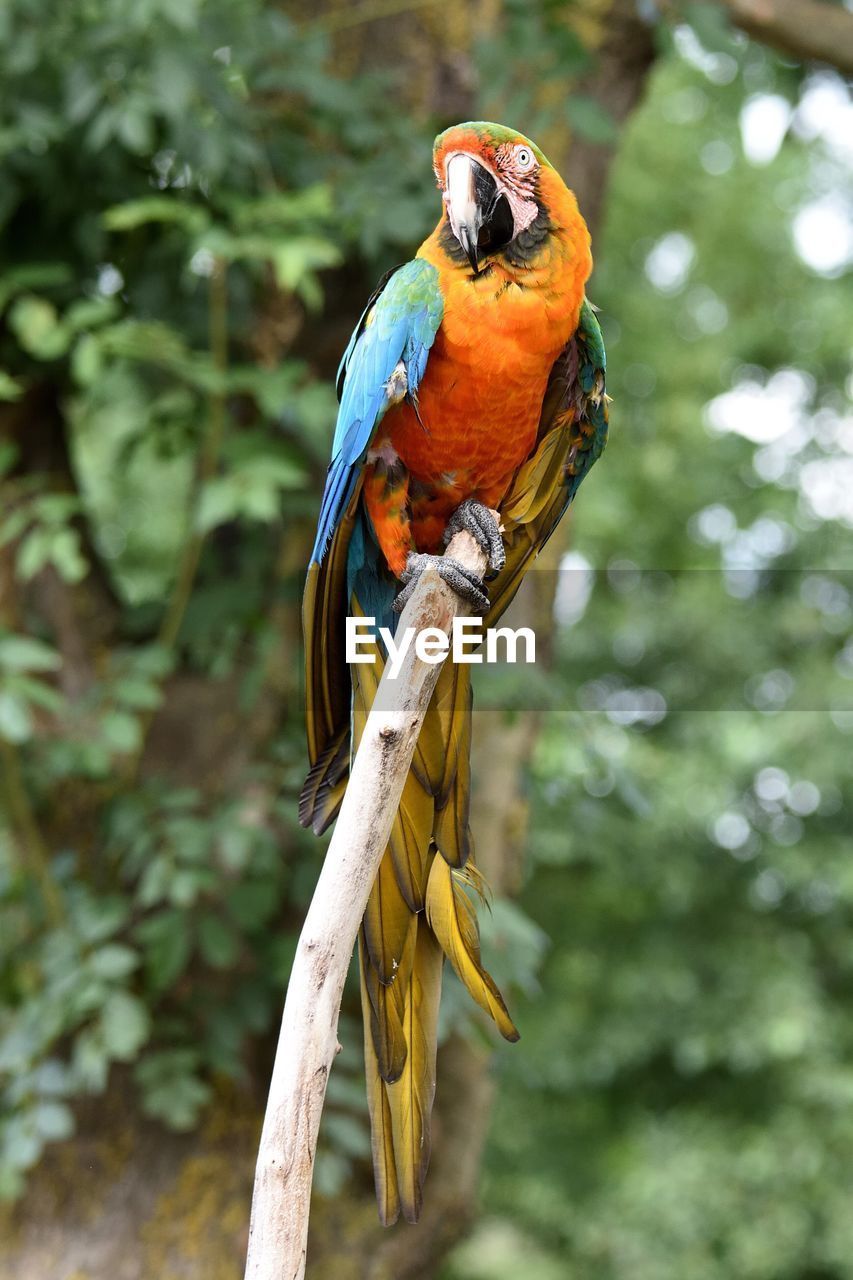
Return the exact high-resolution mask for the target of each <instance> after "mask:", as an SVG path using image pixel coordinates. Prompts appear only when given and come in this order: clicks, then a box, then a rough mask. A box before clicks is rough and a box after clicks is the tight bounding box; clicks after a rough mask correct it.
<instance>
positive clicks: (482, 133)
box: [433, 120, 577, 275]
mask: <svg viewBox="0 0 853 1280" xmlns="http://www.w3.org/2000/svg"><path fill="white" fill-rule="evenodd" d="M433 165H434V168H435V176H436V179H437V181H438V185H439V189H440V190H441V192H442V195H443V198H444V206H445V213H446V218H447V225H448V227H449V231H450V232H451V233H452V236H453V237H454V240H455V242H457V243H458V245H459V248H460V249H461V250H462V252H463V253H464V254H465V256H466V257H467V259H468V261H469V262H470V264H471V267H472V269H473V271H474V274H475V275H476V274H477V273H478V271H479V270H480V266H481V264H482V263H483V261H484V259H487V258H489V257H490V256H492V255H495V254H499V253H501V252H503V251H507V250H510V251H511V247H512V246H515V247H516V248H521V247H525V249H526V248H530V249H532V248H533V247H534V245H535V242H537V241H539V240H541V239H542V238H544V235H545V234H546V233H547V232H548V231H551V230H554V229H555V227H556V226H557V225H558V224H559V215H560V213H561V211H562V210H563V209H564V208H565V207H566V206H569V208H568V209H567V212H569V210H571V211H573V213H574V216H575V217H576V216H577V205H576V203H575V200H574V196H573V195H572V194H571V192H570V191H569V189H568V187H567V186H566V185H565V183H564V182H563V180H562V178H561V177H560V175H559V174H558V173H557V171H556V169H554V167H553V166H552V165H551V164H549V163H548V160H547V159H546V157H545V156H544V155H543V154H542V152H541V151H540V150H539V148H538V147H537V146H536V145H535V143H533V142H531V141H530V139H529V138H525V137H524V136H523V135H522V134H520V133H517V132H516V131H515V130H514V129H507V128H505V127H504V126H503V125H500V124H489V123H488V122H487V121H483V120H478V121H474V122H470V123H468V124H458V125H454V126H453V127H452V128H451V129H445V131H444V133H440V134H439V135H438V137H437V138H436V140H435V146H434V148H433ZM534 227H538V228H540V229H541V231H542V235H541V236H539V235H537V234H536V232H535V229H534ZM531 231H533V234H532V235H531V234H530V232H531ZM525 232H527V233H528V235H527V236H526V237H525V236H524V233H525ZM519 237H522V240H521V241H519ZM528 241H530V242H532V243H531V244H530V245H529V246H528V245H527V242H528ZM458 251H459V250H457V252H458Z"/></svg>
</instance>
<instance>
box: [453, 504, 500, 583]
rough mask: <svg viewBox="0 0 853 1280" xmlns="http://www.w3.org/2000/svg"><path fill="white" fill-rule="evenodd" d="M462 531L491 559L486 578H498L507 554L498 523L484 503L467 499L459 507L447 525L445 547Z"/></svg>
mask: <svg viewBox="0 0 853 1280" xmlns="http://www.w3.org/2000/svg"><path fill="white" fill-rule="evenodd" d="M460 529H466V530H467V531H468V533H470V535H471V537H472V538H473V539H474V541H475V542H476V543H477V544H478V545H479V546H480V547H481V548H482V549H483V551H485V553H486V555H487V556H488V557H489V573H488V574H487V575H486V577H487V578H494V577H496V576H497V574H499V573H500V571H501V569H502V568H503V567H504V565H505V564H506V553H505V551H504V544H503V538H502V537H501V531H500V529H499V528H498V522H497V520H496V519H495V517H494V516H493V515H492V513H491V511H490V510H489V508H488V507H486V506H484V505H483V503H482V502H477V501H475V499H474V498H467V499H466V500H465V501H464V502H463V503H462V504H461V505H460V506H459V507H457V509H456V510H455V511H454V513H453V515H452V516H451V517H450V520H449V521H448V523H447V528H446V529H445V531H444V545H445V546H447V544H448V543H449V542H450V539H451V538H452V537H453V535H454V533H458V532H459V530H460Z"/></svg>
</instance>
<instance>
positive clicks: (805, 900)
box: [439, 6, 853, 1280]
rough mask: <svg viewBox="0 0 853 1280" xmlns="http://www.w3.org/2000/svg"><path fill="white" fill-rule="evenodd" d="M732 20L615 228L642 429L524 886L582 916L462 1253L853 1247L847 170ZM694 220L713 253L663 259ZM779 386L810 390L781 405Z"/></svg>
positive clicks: (663, 113)
mask: <svg viewBox="0 0 853 1280" xmlns="http://www.w3.org/2000/svg"><path fill="white" fill-rule="evenodd" d="M704 9H705V10H712V11H713V14H715V15H716V16H717V18H718V17H719V9H718V7H717V6H705V7H704ZM713 14H710V13H709V14H706V16H707V17H708V18H709V19H710V18H711V17H712V16H713ZM714 29H715V30H717V31H719V28H718V27H715V28H714ZM702 33H703V39H705V28H704V27H703V28H702ZM707 38H708V44H707V45H706V46H705V48H704V50H703V49H702V48H701V47H700V48H698V49H697V47H696V45H695V43H692V44H690V45H688V46H686V49H687V55H689V56H687V55H685V58H681V57H678V56H675V55H672V56H671V57H670V58H668V59H667V60H666V61H665V63H664V64H663V65H662V66H661V67H660V69H659V70H658V72H657V74H656V77H655V83H654V87H653V91H652V93H651V95H650V97H649V100H648V102H647V103H646V104H645V106H644V108H643V109H642V110H641V112H640V113H639V114H638V115H637V116H636V117H635V119H634V121H633V123H632V126H631V129H630V131H629V136H628V137H627V138H626V140H625V143H624V147H623V150H622V152H621V154H620V159H619V161H618V164H617V167H616V171H615V175H614V181H613V184H612V187H611V192H610V204H609V214H608V220H607V228H606V234H605V235H604V237H603V239H602V240H600V242H599V244H598V246H597V254H596V258H597V262H598V264H599V265H598V267H597V270H596V274H595V277H594V280H593V285H592V288H591V290H590V292H591V296H592V298H593V299H594V301H595V302H596V303H597V304H598V305H599V307H600V308H601V321H602V327H603V330H604V335H605V340H606V342H607V348H608V363H609V369H610V376H609V384H608V389H609V390H610V391H611V393H612V395H613V397H614V403H613V407H612V423H613V431H612V440H611V443H610V445H609V447H608V451H607V452H606V454H605V456H604V458H603V460H602V461H601V463H600V464H599V466H598V467H597V468H596V469H595V471H594V472H593V474H592V475H591V477H590V479H589V480H588V481H586V482H585V485H584V489H583V491H582V492H581V495H580V499H579V502H578V505H577V509H576V511H575V513H574V515H573V517H572V519H573V538H572V551H573V556H572V557H571V558H570V560H569V561H568V562H567V567H566V569H565V570H564V572H563V574H562V575H561V578H562V581H561V584H560V597H561V598H562V601H563V605H564V606H565V610H564V612H565V613H566V615H567V621H566V623H565V624H564V626H563V628H562V630H561V632H560V634H559V637H558V665H557V671H556V673H555V678H554V680H553V681H552V682H551V684H550V687H549V690H548V698H547V703H546V705H547V706H548V707H549V708H554V706H555V705H556V706H557V707H559V708H560V709H559V710H556V711H555V710H553V709H551V710H550V711H549V713H548V716H547V723H546V728H545V731H544V734H543V736H542V738H541V741H540V743H539V747H538V750H537V755H536V760H535V763H534V768H533V777H532V784H531V795H530V811H531V815H532V823H533V826H532V833H531V838H530V842H529V850H528V864H527V865H528V868H529V872H530V874H529V878H528V883H527V886H526V889H525V892H524V895H523V898H522V907H523V909H524V911H525V912H527V913H528V914H529V915H530V916H531V917H532V918H533V919H535V920H536V921H537V923H538V924H539V925H540V926H541V927H542V928H543V929H544V930H545V932H546V934H547V936H548V938H549V939H550V947H549V949H548V951H547V953H546V957H545V962H544V966H543V968H542V972H541V975H540V981H541V992H538V993H536V992H535V993H534V994H533V997H532V998H530V997H529V996H528V997H527V998H526V999H525V1000H524V1001H523V1002H522V1006H521V1007H520V1008H515V1007H514V1013H517V1015H518V1022H519V1026H520V1029H521V1032H522V1040H521V1043H520V1044H519V1045H518V1046H517V1048H515V1049H514V1050H513V1051H512V1053H507V1054H501V1055H500V1081H501V1087H500V1095H499V1103H498V1108H497V1112H496V1116H495V1122H494V1126H493V1130H492V1136H491V1141H490V1149H489V1151H488V1153H487V1157H486V1176H485V1180H484V1187H483V1197H482V1198H483V1204H484V1205H485V1206H487V1208H486V1210H485V1218H484V1220H483V1221H482V1222H481V1224H480V1225H479V1226H478V1228H477V1229H476V1231H475V1233H474V1235H473V1237H472V1239H471V1240H470V1241H469V1242H468V1243H467V1244H466V1245H465V1246H464V1247H463V1248H462V1249H460V1250H459V1251H458V1254H457V1255H456V1256H455V1257H454V1259H453V1261H452V1263H451V1265H450V1266H449V1267H448V1268H447V1272H446V1274H447V1275H448V1276H452V1277H453V1278H454V1280H478V1278H479V1277H485V1276H488V1277H489V1280H499V1278H500V1277H504V1276H506V1277H510V1276H517V1275H520V1274H523V1275H525V1276H527V1275H530V1276H532V1277H541V1280H552V1277H553V1278H556V1277H557V1276H564V1275H571V1276H573V1277H578V1278H579V1280H587V1277H589V1278H590V1280H592V1278H593V1277H594V1278H595V1280H611V1278H613V1280H615V1278H616V1277H619V1278H620V1280H621V1277H624V1276H626V1275H630V1276H631V1277H637V1278H638V1280H646V1278H648V1280H676V1278H677V1280H681V1278H682V1277H685V1276H687V1277H690V1280H694V1278H695V1280H724V1278H726V1280H727V1278H728V1277H731V1276H738V1277H743V1278H744V1280H777V1278H778V1277H783V1276H784V1277H803V1278H805V1277H807V1276H809V1277H811V1276H818V1275H819V1276H821V1277H827V1278H829V1277H833V1278H836V1277H837V1278H839V1280H840V1278H841V1277H848V1276H850V1275H851V1268H850V1258H851V1255H852V1254H853V1238H851V1228H850V1222H851V1220H850V1214H849V1208H848V1204H849V1148H850V1142H851V1139H853V1133H851V1122H850V1106H849V1101H850V1097H851V1091H853V1073H851V1067H850V1029H849V1028H850V997H849V990H850V965H851V954H853V953H851V949H850V936H851V934H850V929H851V919H853V879H851V875H850V867H849V839H850V813H851V808H853V791H851V780H850V760H851V747H850V733H851V730H853V717H851V706H853V699H851V693H850V674H851V665H850V659H849V651H850V650H849V636H850V629H851V617H852V616H853V615H852V614H851V607H852V606H851V600H853V598H852V597H851V592H850V585H851V584H850V575H849V571H848V570H847V569H846V566H847V564H848V561H849V546H850V532H849V530H850V524H851V517H850V514H849V508H847V511H848V514H847V515H844V516H840V515H833V514H831V513H830V512H828V511H826V510H825V509H824V508H821V506H820V495H819V494H818V495H817V497H815V491H814V490H813V489H811V488H810V485H809V478H810V477H813V476H816V475H828V474H830V471H829V470H828V469H829V468H836V471H835V474H836V475H838V476H842V475H844V474H846V472H845V471H844V468H845V467H846V466H847V465H849V464H848V463H847V459H846V451H847V448H848V446H847V445H846V444H845V440H846V437H845V435H844V434H843V429H842V423H843V422H844V421H845V420H847V419H846V417H845V415H849V399H848V397H847V396H846V395H845V394H844V390H843V384H844V380H845V378H847V377H848V375H849V352H848V337H849V326H848V325H847V324H846V323H845V322H844V320H843V319H842V316H843V314H844V313H846V312H849V310H850V306H851V290H850V281H849V277H848V278H841V277H840V276H821V275H819V274H817V273H815V272H814V271H812V270H810V269H809V268H808V267H807V265H806V264H805V263H804V262H803V261H801V260H800V258H799V257H798V256H797V255H796V254H795V252H794V250H793V245H792V242H791V220H792V216H793V215H794V214H795V212H796V210H797V209H798V207H800V206H801V205H805V204H807V203H808V202H809V201H810V200H811V199H813V198H814V197H815V194H816V183H820V182H821V181H823V182H827V183H830V184H831V182H833V181H835V182H837V183H841V182H843V181H844V177H843V174H842V171H841V168H840V163H839V159H838V158H837V157H836V154H835V153H834V152H833V150H832V148H831V147H828V146H825V145H824V144H823V143H822V142H820V141H817V142H814V143H813V144H812V145H811V146H808V145H804V144H803V142H801V141H798V139H797V138H796V137H795V136H791V137H789V138H788V139H787V140H786V141H785V142H784V144H783V145H782V147H781V150H780V152H779V154H778V156H777V157H776V158H775V159H774V160H773V162H772V163H768V164H767V165H764V166H759V165H752V164H750V163H749V162H748V161H747V159H746V158H745V157H744V155H743V152H742V149H741V142H740V137H739V133H738V123H739V119H738V117H739V112H740V109H741V106H742V105H743V102H744V98H745V96H747V95H749V94H750V93H761V92H766V93H770V92H773V93H780V92H781V93H782V94H784V95H786V96H790V97H792V98H793V99H794V100H795V101H796V98H797V96H798V93H799V90H798V87H797V85H796V84H795V83H793V82H792V80H791V74H790V71H789V70H788V69H786V68H781V67H780V66H779V64H778V63H776V61H775V60H774V59H773V58H771V57H770V56H768V55H767V54H765V53H762V52H761V51H759V50H758V49H757V48H755V47H754V46H751V45H742V44H739V43H737V44H734V45H733V44H732V41H731V38H730V36H729V37H727V38H726V41H725V43H711V37H710V35H708V37H707ZM720 40H721V41H722V37H720ZM682 43H683V42H682ZM710 51H715V52H714V54H713V55H712V53H711V52H710ZM713 56H723V57H725V58H726V59H729V60H730V61H726V62H724V63H722V64H721V63H719V62H715V61H713ZM709 57H710V58H712V60H711V61H708V59H709ZM696 63H701V64H702V65H701V66H700V65H696ZM703 66H704V70H703V69H702V68H703ZM721 70H722V72H723V75H722V77H721V76H720V71H721ZM722 81H724V82H722ZM809 87H810V85H809V82H806V85H805V86H804V88H805V89H808V88H809ZM664 138H665V139H666V142H665V145H663V144H662V139H664ZM721 166H722V168H721ZM673 234H677V235H679V236H684V237H686V238H687V240H688V241H689V246H690V250H691V253H690V257H689V266H688V269H687V270H686V272H684V274H678V273H675V272H673V274H672V276H670V277H669V278H666V277H665V274H664V273H660V272H658V273H657V279H658V280H659V281H660V284H659V285H658V286H655V285H654V283H653V281H654V279H655V278H656V271H655V268H656V266H658V265H659V259H655V258H653V257H652V256H651V255H652V254H653V253H654V250H655V248H656V246H658V245H660V244H661V242H662V241H663V240H664V238H665V237H670V236H672V235H673ZM669 243H670V244H671V243H672V242H671V241H670V242H669ZM682 248H683V242H682V243H678V242H676V245H675V250H676V257H677V256H678V252H677V251H679V250H681V249H682ZM682 261H684V259H682ZM647 272H648V274H647ZM780 369H782V370H784V369H787V370H793V371H795V374H794V377H793V379H789V381H788V382H787V383H785V382H782V383H775V384H774V383H773V381H772V379H773V376H774V374H777V373H778V371H779V370H780ZM744 385H752V386H757V387H758V388H760V390H759V391H758V392H756V397H755V398H753V399H748V400H745V401H741V402H737V403H736V402H729V403H730V404H731V405H733V406H734V409H737V414H736V415H735V416H733V417H732V418H731V421H733V422H734V421H736V423H737V427H736V428H735V429H732V428H729V429H728V430H725V429H720V427H715V426H714V422H715V421H719V419H717V418H715V411H714V410H712V409H709V408H708V405H709V402H710V403H711V404H713V402H714V401H715V399H716V398H717V397H720V396H722V395H724V394H726V393H729V392H730V391H732V389H735V390H737V389H738V388H743V386H744ZM779 385H783V386H784V385H787V386H788V387H789V389H790V393H791V395H792V397H793V403H794V404H795V405H796V406H798V407H797V408H796V409H795V411H794V412H793V414H792V417H791V418H790V420H787V421H780V422H777V421H774V419H773V417H772V415H768V417H767V418H764V419H761V416H760V415H761V413H762V397H763V396H772V394H773V388H774V387H775V386H779ZM848 390H849V383H848ZM790 404H791V401H788V400H787V398H786V397H783V398H782V399H781V400H779V401H774V409H775V411H776V412H778V413H779V414H784V413H785V412H786V411H790ZM786 405H787V406H788V408H787V409H786ZM734 409H733V413H734ZM726 421H729V419H726ZM771 463H772V465H771ZM816 467H817V468H821V469H824V470H819V471H816V470H814V468H816ZM810 468H811V470H810ZM822 511H823V514H822ZM579 556H580V557H582V558H581V559H578V557H579ZM587 592H588V593H589V595H588V600H586V599H585V597H586V593H587ZM558 610H559V605H558ZM533 697H534V699H536V700H537V701H538V700H539V699H538V693H537V691H536V690H535V688H534V690H533ZM440 1087H441V1085H440V1084H439V1088H440Z"/></svg>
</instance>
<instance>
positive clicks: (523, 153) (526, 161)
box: [515, 147, 536, 171]
mask: <svg viewBox="0 0 853 1280" xmlns="http://www.w3.org/2000/svg"><path fill="white" fill-rule="evenodd" d="M515 163H516V164H517V165H518V167H519V169H521V170H522V171H524V170H525V169H532V168H533V166H534V164H535V163H536V159H535V157H534V155H533V152H532V151H531V150H530V148H529V147H519V148H518V150H517V151H516V153H515Z"/></svg>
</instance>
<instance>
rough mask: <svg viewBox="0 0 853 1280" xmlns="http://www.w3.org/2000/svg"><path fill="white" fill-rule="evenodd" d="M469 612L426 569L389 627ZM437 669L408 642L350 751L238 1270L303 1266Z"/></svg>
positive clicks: (478, 567)
mask: <svg viewBox="0 0 853 1280" xmlns="http://www.w3.org/2000/svg"><path fill="white" fill-rule="evenodd" d="M447 554H450V555H452V556H453V557H454V558H455V559H456V560H457V561H458V562H459V563H460V564H462V565H464V566H465V567H466V568H468V569H471V570H473V571H474V572H475V573H477V574H480V575H482V574H483V573H485V570H486V556H485V553H484V552H483V551H482V550H481V549H480V548H479V547H478V546H477V544H476V543H475V541H474V539H473V538H472V537H471V535H470V534H468V533H465V532H461V533H458V534H456V536H455V537H454V538H453V540H452V541H451V543H450V546H449V547H448V549H447ZM469 612H470V610H469V609H468V607H467V606H466V605H465V604H464V603H463V602H462V601H461V600H460V599H459V597H458V596H456V595H455V594H454V592H453V591H452V590H451V589H450V587H448V586H447V585H446V584H445V583H444V582H443V581H442V580H441V579H440V578H439V576H438V574H436V573H426V574H424V575H423V577H422V578H421V580H420V582H419V583H418V585H417V587H416V589H415V592H414V594H413V596H412V598H411V600H410V601H409V603H408V605H407V606H406V608H405V609H404V611H403V614H402V616H401V618H400V622H399V624H398V627H397V635H398V637H400V636H402V635H403V634H404V633H405V631H406V629H407V628H413V629H414V631H415V633H418V632H420V631H422V630H424V629H425V628H426V627H437V628H439V629H440V630H441V631H443V632H444V633H445V634H446V635H449V633H450V629H451V626H452V623H453V619H454V617H456V616H457V615H462V616H464V615H466V614H467V613H469ZM440 670H441V663H440V662H439V663H426V662H423V661H422V660H421V659H420V658H419V657H418V656H417V653H416V651H415V646H414V645H412V646H411V647H410V648H409V649H408V651H407V653H406V656H405V658H404V659H403V664H402V667H401V669H400V672H399V674H398V675H397V677H396V678H395V679H393V680H392V679H391V678H390V676H389V674H388V669H387V668H386V671H385V673H384V674H383V676H382V680H381V682H380V685H379V689H378V691H377V694H376V700H375V702H374V706H373V708H372V709H371V712H370V715H369V717H368V720H367V724H366V726H365V729H364V733H363V735H362V739H361V743H360V744H359V748H358V752H357V754H356V758H355V761H354V762H353V767H352V771H351V773H350V779H349V784H348V786H347V790H346V795H345V796H344V802H343V805H342V806H341V811H340V814H339V816H338V820H337V824H336V826H335V833H334V836H333V837H332V840H331V843H330V845H329V848H328V851H327V853H326V857H325V859H324V862H323V867H322V870H321V872H320V877H319V879H318V881H317V887H316V889H315V891H314V897H313V898H312V900H311V905H310V907H309V908H308V914H307V916H306V918H305V924H304V926H303V929H302V934H301V936H300V939H299V945H298V947H297V949H296V956H295V958H294V961H293V969H292V971H291V975H290V982H289V983H288V987H287V998H286V1001H285V1006H284V1014H283V1016H282V1021H281V1031H280V1034H279V1041H278V1048H277V1050H276V1057H275V1063H274V1066H273V1074H272V1081H271V1084H270V1092H269V1098H268V1101H267V1110H266V1116H265V1118H264V1127H263V1132H262V1134H261V1144H260V1151H259V1153H258V1163H257V1169H256V1172H255V1189H254V1195H253V1198H252V1218H251V1224H250V1227H249V1252H248V1258H247V1262H246V1280H283V1278H284V1277H286V1280H301V1278H302V1277H303V1276H304V1274H305V1259H306V1250H307V1240H308V1214H309V1208H310V1201H311V1180H312V1175H313V1172H314V1155H315V1152H316V1148H317V1132H318V1129H319V1126H320V1115H321V1113H322V1109H323V1101H324V1099H325V1095H326V1084H327V1081H328V1078H329V1071H330V1069H331V1066H332V1063H333V1062H334V1059H335V1055H336V1053H337V1051H338V1048H339V1046H338V1039H337V1031H338V1015H339V1013H340V1007H341V996H342V994H343V989H344V982H345V980H346V976H347V970H348V969H349V964H350V960H351V958H352V953H353V948H354V946H355V939H356V934H357V933H358V927H359V925H360V924H361V919H362V916H363V915H364V912H365V909H366V907H367V899H368V896H369V894H370V889H371V887H372V885H373V881H374V880H375V878H376V874H377V872H378V870H379V863H380V861H381V859H382V855H383V853H384V852H385V848H386V846H387V844H388V839H389V837H390V835H391V828H392V826H393V823H394V818H395V815H396V813H397V807H398V805H399V803H400V797H401V795H402V792H403V785H404V783H405V781H406V776H407V774H408V771H409V766H410V764H411V762H412V755H413V754H414V749H415V744H416V743H417V740H418V735H419V733H420V730H421V725H422V724H423V719H424V716H425V715H426V710H427V706H428V704H429V700H430V697H431V696H432V692H433V689H434V688H435V684H436V681H437V680H438V675H439V672H440Z"/></svg>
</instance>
